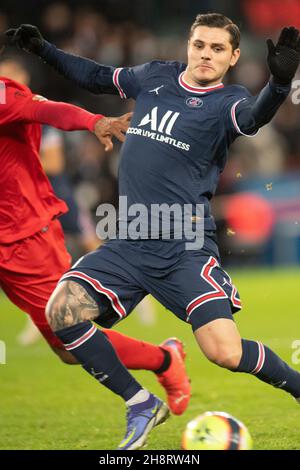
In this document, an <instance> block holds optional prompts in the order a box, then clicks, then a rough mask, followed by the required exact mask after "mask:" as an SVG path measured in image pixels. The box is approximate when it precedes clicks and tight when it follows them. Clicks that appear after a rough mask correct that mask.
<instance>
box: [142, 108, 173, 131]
mask: <svg viewBox="0 0 300 470" xmlns="http://www.w3.org/2000/svg"><path fill="white" fill-rule="evenodd" d="M179 114H180V113H175V112H174V111H167V112H166V113H165V114H164V116H163V117H162V119H161V121H160V122H158V119H157V106H155V108H153V109H152V111H151V112H150V113H148V114H146V116H145V117H143V119H142V120H141V122H140V123H139V126H146V125H147V124H150V125H151V130H152V131H158V132H161V133H166V134H167V135H171V132H172V129H173V126H174V124H175V121H176V119H177V118H178V116H179Z"/></svg>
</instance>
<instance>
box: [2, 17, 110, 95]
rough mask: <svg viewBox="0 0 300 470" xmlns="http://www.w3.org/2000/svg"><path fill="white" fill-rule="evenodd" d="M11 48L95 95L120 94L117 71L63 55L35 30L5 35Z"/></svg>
mask: <svg viewBox="0 0 300 470" xmlns="http://www.w3.org/2000/svg"><path fill="white" fill-rule="evenodd" d="M5 35H6V37H7V38H8V40H9V41H10V43H11V44H13V45H16V46H17V47H19V48H21V49H23V50H25V51H26V52H31V53H33V54H36V55H38V56H39V57H41V59H43V60H44V61H45V62H47V63H48V64H49V65H51V66H52V67H53V68H54V69H55V70H56V71H57V72H59V73H60V74H62V75H64V76H65V77H66V78H69V79H70V80H72V81H73V82H74V83H76V84H77V85H79V86H80V87H82V88H85V89H87V90H89V91H91V92H93V93H109V94H114V95H117V94H118V89H117V88H116V87H115V86H114V85H113V79H112V78H113V74H114V71H115V68H114V67H110V66H106V65H101V64H98V63H97V62H94V61H93V60H90V59H85V58H83V57H80V56H76V55H73V54H69V53H67V52H64V51H62V50H60V49H57V47H56V46H55V45H54V44H51V43H49V42H47V41H46V40H45V39H44V38H43V37H42V35H41V33H40V31H39V30H38V28H37V27H36V26H33V25H28V24H24V25H21V26H20V27H19V28H16V29H9V30H8V31H6V33H5Z"/></svg>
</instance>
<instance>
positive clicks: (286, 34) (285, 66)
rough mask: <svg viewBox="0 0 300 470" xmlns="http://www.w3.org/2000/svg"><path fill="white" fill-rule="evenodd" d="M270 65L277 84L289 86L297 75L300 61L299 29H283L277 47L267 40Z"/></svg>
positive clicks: (291, 27)
mask: <svg viewBox="0 0 300 470" xmlns="http://www.w3.org/2000/svg"><path fill="white" fill-rule="evenodd" d="M267 46H268V59H267V60H268V65H269V69H270V71H271V73H272V75H273V76H274V81H275V82H276V83H279V84H282V85H287V84H288V83H290V82H291V81H292V79H293V77H294V75H295V73H296V70H297V68H298V65H299V61H300V37H299V31H298V29H296V28H294V27H293V26H290V27H289V28H283V30H282V31H281V33H280V36H279V39H278V42H277V44H276V46H275V45H274V43H273V41H272V40H271V39H268V40H267Z"/></svg>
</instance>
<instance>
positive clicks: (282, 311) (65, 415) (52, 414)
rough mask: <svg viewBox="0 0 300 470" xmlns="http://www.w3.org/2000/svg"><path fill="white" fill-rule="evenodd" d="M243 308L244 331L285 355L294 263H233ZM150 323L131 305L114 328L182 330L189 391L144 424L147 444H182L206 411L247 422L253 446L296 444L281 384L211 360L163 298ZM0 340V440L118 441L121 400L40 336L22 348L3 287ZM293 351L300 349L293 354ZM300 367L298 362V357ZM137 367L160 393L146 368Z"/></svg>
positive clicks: (19, 322)
mask: <svg viewBox="0 0 300 470" xmlns="http://www.w3.org/2000/svg"><path fill="white" fill-rule="evenodd" d="M232 274H233V280H234V281H235V283H236V285H237V286H238V288H239V291H240V294H241V297H242V300H243V305H244V308H243V310H242V312H241V313H239V314H237V315H236V321H237V324H238V326H239V328H240V332H241V335H242V336H243V337H245V338H248V339H259V340H261V341H263V342H264V343H265V344H267V345H269V346H270V347H271V348H272V349H274V351H275V352H277V353H278V354H279V355H280V356H281V357H282V358H283V359H285V360H286V361H287V362H288V363H289V364H290V365H292V354H293V353H294V354H295V350H293V349H292V343H293V341H295V340H300V307H299V304H300V302H299V301H300V297H299V289H300V271H299V270H294V271H284V270H283V271H269V272H268V271H259V270H255V271H252V272H251V271H250V272H246V271H245V272H239V271H237V272H234V273H232ZM155 305H156V308H157V324H156V325H155V326H151V327H145V326H143V325H142V324H141V323H140V322H139V320H138V317H137V315H136V314H135V313H133V314H132V315H131V316H130V318H129V319H127V320H125V321H124V322H123V324H122V325H120V326H118V330H119V331H122V332H124V333H126V334H129V335H132V336H135V337H137V338H141V339H144V340H147V341H152V342H155V343H160V342H161V341H163V340H164V339H165V338H167V337H169V336H178V337H179V338H181V339H182V340H183V341H184V343H185V345H186V350H187V354H188V355H187V369H188V373H189V375H190V377H191V380H192V390H193V396H192V399H191V402H190V406H189V408H188V410H187V411H186V413H185V414H184V415H183V416H179V417H175V416H172V417H171V418H170V419H169V420H168V421H167V422H166V423H165V424H164V425H163V426H160V427H157V428H155V429H154V430H153V432H152V433H151V436H150V438H149V441H148V447H147V449H149V450H150V449H151V450H160V449H166V450H173V449H179V448H180V440H181V433H182V430H183V429H184V427H185V425H186V423H187V422H188V421H189V420H190V419H192V418H194V417H195V416H197V415H198V414H201V413H202V412H204V411H209V410H211V411H226V412H228V413H230V414H232V415H233V416H235V417H237V418H238V419H240V420H241V421H243V422H244V423H245V424H246V426H247V427H248V428H249V430H250V433H251V435H252V438H253V441H254V448H255V449H300V406H299V405H297V404H296V402H295V401H294V400H293V399H292V398H291V397H290V396H289V395H288V394H286V393H284V392H283V391H281V390H276V389H274V388H273V387H270V386H268V385H266V384H264V383H262V382H260V381H259V380H257V379H256V378H255V377H252V376H248V375H246V374H233V373H231V372H229V371H226V370H223V369H220V368H218V367H217V366H214V365H212V364H210V363H209V362H208V361H207V360H206V359H205V358H204V357H203V356H202V355H201V353H200V351H199V350H198V347H197V345H196V343H195V341H194V338H193V335H192V332H191V329H190V327H189V326H188V325H185V324H184V323H182V322H180V321H179V320H177V319H176V318H175V317H173V315H172V314H171V313H170V312H168V311H166V310H165V309H164V308H163V307H161V306H159V305H158V304H155ZM0 312H1V314H0V340H2V341H5V343H6V347H7V364H5V365H0V383H1V393H0V400H1V401H0V449H98V450H100V449H115V448H116V446H117V444H118V442H119V441H120V440H121V439H122V438H123V435H124V430H125V407H124V404H123V402H122V401H121V400H120V398H119V397H117V396H115V395H113V394H112V393H111V392H109V391H108V390H106V389H105V388H104V387H100V386H99V385H98V384H97V382H96V381H95V380H93V379H92V378H90V377H89V376H88V375H87V374H86V373H85V372H84V371H82V369H81V368H80V367H78V366H66V365H64V364H62V363H60V362H59V360H58V359H57V358H56V357H55V356H54V355H53V354H52V353H51V351H50V350H49V349H48V347H47V345H46V343H44V342H43V341H40V342H39V343H37V344H36V345H34V346H31V347H27V348H23V347H21V346H19V345H18V344H17V342H16V339H15V338H16V335H17V334H18V332H19V330H20V329H21V328H22V327H23V325H24V315H23V314H22V313H20V312H19V311H18V309H17V308H16V307H14V306H13V305H12V304H11V303H10V302H9V301H8V300H7V299H6V298H5V297H4V296H3V295H1V294H0ZM295 356H296V357H298V358H299V359H300V353H299V354H298V356H297V354H295ZM293 367H295V368H296V369H297V370H298V371H299V372H300V364H298V365H297V364H295V365H294V366H293ZM134 375H135V376H136V377H137V378H138V380H139V381H140V382H141V383H142V384H143V385H144V386H145V387H147V388H148V389H149V390H151V391H153V392H155V393H156V394H158V395H159V396H160V397H164V391H163V390H162V389H161V388H160V386H159V384H158V383H157V381H156V379H155V377H154V375H153V373H151V372H135V373H134Z"/></svg>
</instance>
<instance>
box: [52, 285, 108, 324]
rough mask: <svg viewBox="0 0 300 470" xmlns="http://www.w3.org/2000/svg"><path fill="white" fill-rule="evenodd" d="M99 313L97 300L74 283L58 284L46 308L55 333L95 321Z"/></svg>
mask: <svg viewBox="0 0 300 470" xmlns="http://www.w3.org/2000/svg"><path fill="white" fill-rule="evenodd" d="M99 313H100V312H99V308H98V305H97V303H96V302H95V300H94V299H93V298H92V297H91V296H90V295H89V294H88V293H87V291H86V290H85V289H84V288H83V287H82V286H81V285H80V284H78V283H77V282H74V281H65V282H62V283H60V284H58V286H57V287H56V289H55V290H54V292H53V294H52V295H51V297H50V299H49V301H48V304H47V307H46V317H47V320H48V322H49V325H50V326H51V328H52V330H53V331H57V330H61V329H63V328H66V327H69V326H74V325H77V324H78V323H81V322H84V321H87V320H95V319H96V318H97V317H98V316H99Z"/></svg>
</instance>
